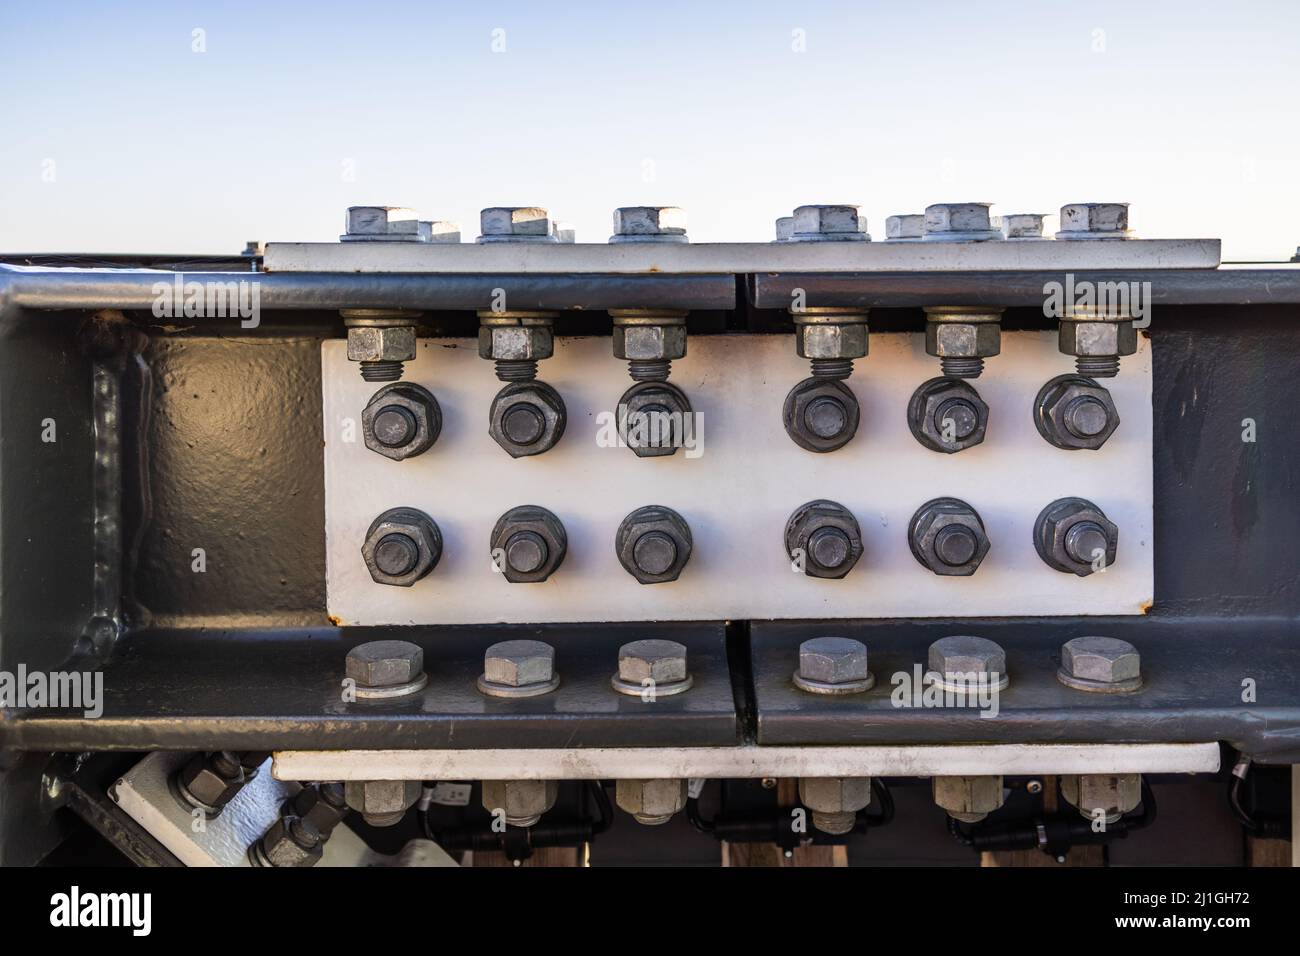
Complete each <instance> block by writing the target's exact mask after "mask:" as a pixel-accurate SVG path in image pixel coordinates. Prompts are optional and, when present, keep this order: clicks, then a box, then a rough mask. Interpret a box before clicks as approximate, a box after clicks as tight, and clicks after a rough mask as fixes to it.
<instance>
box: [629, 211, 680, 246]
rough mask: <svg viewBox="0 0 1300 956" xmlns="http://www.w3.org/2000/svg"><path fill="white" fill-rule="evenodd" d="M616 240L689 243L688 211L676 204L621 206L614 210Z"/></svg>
mask: <svg viewBox="0 0 1300 956" xmlns="http://www.w3.org/2000/svg"><path fill="white" fill-rule="evenodd" d="M609 241H610V242H613V243H622V242H689V241H690V240H689V239H688V238H687V237H686V213H685V212H684V211H683V210H681V209H679V208H678V207H676V206H620V207H619V208H618V209H615V210H614V234H613V235H612V236H610V237H609Z"/></svg>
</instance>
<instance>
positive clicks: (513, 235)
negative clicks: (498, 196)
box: [475, 206, 559, 243]
mask: <svg viewBox="0 0 1300 956" xmlns="http://www.w3.org/2000/svg"><path fill="white" fill-rule="evenodd" d="M479 230H480V233H481V234H480V235H479V237H478V239H476V240H475V241H476V242H479V243H492V242H558V241H559V239H558V237H557V236H556V235H555V234H554V233H553V231H552V230H551V219H550V215H549V214H548V213H547V211H546V210H545V209H543V208H541V207H540V206H489V207H488V208H487V209H484V210H482V211H480V212H479Z"/></svg>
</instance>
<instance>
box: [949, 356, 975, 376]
mask: <svg viewBox="0 0 1300 956" xmlns="http://www.w3.org/2000/svg"><path fill="white" fill-rule="evenodd" d="M939 371H941V372H943V374H944V375H945V376H946V377H948V378H979V377H980V373H981V372H983V371H984V360H983V359H982V358H979V357H978V356H976V357H974V358H958V357H955V356H951V355H946V356H944V357H943V358H941V359H939Z"/></svg>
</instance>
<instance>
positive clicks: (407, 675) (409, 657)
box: [344, 641, 425, 691]
mask: <svg viewBox="0 0 1300 956" xmlns="http://www.w3.org/2000/svg"><path fill="white" fill-rule="evenodd" d="M344 673H345V674H346V676H347V677H348V679H349V680H351V681H352V682H353V683H354V684H355V686H356V689H357V690H358V691H361V690H383V689H387V688H398V687H408V686H409V685H411V684H415V683H420V682H421V681H422V679H423V678H424V676H425V675H424V651H423V650H422V649H421V648H420V646H419V645H418V644H412V643H411V642H410V641H367V642H366V643H365V644H358V645H357V646H356V647H354V648H352V650H350V651H348V656H347V660H346V662H345V664H344Z"/></svg>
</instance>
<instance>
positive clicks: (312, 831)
mask: <svg viewBox="0 0 1300 956" xmlns="http://www.w3.org/2000/svg"><path fill="white" fill-rule="evenodd" d="M324 847H325V838H324V837H323V836H321V833H320V831H319V830H318V829H316V826H315V825H314V824H313V823H312V822H311V821H309V820H304V819H303V818H302V817H297V816H293V815H287V816H283V817H281V818H280V819H279V820H276V821H275V823H273V824H271V828H270V829H269V830H267V831H266V833H265V834H264V835H263V836H262V839H260V840H258V841H257V842H256V843H254V844H253V845H252V846H251V847H249V849H248V862H249V863H250V864H252V865H253V866H315V865H316V864H317V863H318V862H320V858H321V855H322V854H323V853H324Z"/></svg>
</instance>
